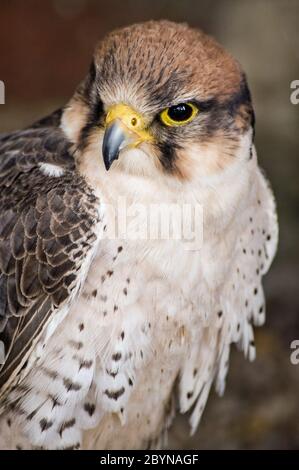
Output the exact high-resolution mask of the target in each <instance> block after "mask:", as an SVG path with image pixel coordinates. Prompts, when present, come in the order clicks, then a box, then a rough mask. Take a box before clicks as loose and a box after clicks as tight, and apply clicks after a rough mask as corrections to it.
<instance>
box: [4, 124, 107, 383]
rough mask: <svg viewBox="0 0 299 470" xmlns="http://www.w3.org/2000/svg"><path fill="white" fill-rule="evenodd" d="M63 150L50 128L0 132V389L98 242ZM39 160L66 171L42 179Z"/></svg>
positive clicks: (87, 192) (86, 199)
mask: <svg viewBox="0 0 299 470" xmlns="http://www.w3.org/2000/svg"><path fill="white" fill-rule="evenodd" d="M69 147H70V146H69V144H68V142H67V141H66V140H65V138H64V137H63V135H62V133H61V131H60V130H59V129H54V128H41V129H40V128H38V129H35V130H27V131H23V132H21V133H17V134H12V135H10V136H8V137H7V136H5V137H4V138H3V137H2V139H1V137H0V214H1V217H0V341H3V343H4V346H5V353H6V361H5V364H4V365H3V366H2V368H1V366H0V389H1V387H2V386H4V385H5V384H6V385H7V382H8V381H9V380H10V378H11V377H12V375H13V374H14V375H15V373H16V371H18V369H19V368H20V365H21V364H22V362H24V359H26V355H28V352H29V351H30V348H31V346H32V344H33V342H34V340H35V339H36V338H37V337H38V335H39V334H40V333H41V331H42V329H43V326H44V325H45V323H46V322H47V320H48V319H49V317H50V315H51V314H52V313H53V312H54V311H55V309H57V308H59V307H61V306H62V305H63V304H64V303H65V302H67V301H68V298H69V297H70V295H71V293H72V291H73V290H74V289H75V288H76V286H77V278H78V273H79V272H80V268H81V265H82V262H83V260H84V259H85V256H86V254H87V253H88V251H89V250H90V249H91V247H92V246H93V244H94V242H95V239H96V235H95V233H94V230H95V226H96V224H97V223H98V222H99V215H98V210H97V207H96V204H98V201H97V199H96V197H95V196H94V195H93V193H92V191H91V189H90V188H89V187H88V186H87V184H86V182H85V181H84V180H83V179H82V178H81V177H80V176H79V175H77V174H76V173H75V171H74V164H73V160H72V157H71V155H70V152H69ZM40 162H47V163H55V164H59V165H61V166H62V167H63V168H64V170H65V172H64V174H63V176H61V177H59V178H55V177H49V176H46V175H44V174H43V173H42V172H41V170H40V168H39V164H40Z"/></svg>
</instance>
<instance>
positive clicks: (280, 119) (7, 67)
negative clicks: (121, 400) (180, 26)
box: [0, 0, 299, 449]
mask: <svg viewBox="0 0 299 470" xmlns="http://www.w3.org/2000/svg"><path fill="white" fill-rule="evenodd" d="M158 18H168V19H172V20H176V21H187V22H188V23H190V24H191V25H194V26H199V27H201V28H202V29H204V30H205V31H206V32H208V33H210V34H212V35H214V36H215V37H216V38H217V39H218V40H219V41H220V42H221V43H222V44H223V45H224V46H225V47H226V48H228V49H229V50H230V51H231V52H232V53H233V54H234V55H235V56H236V57H237V58H238V59H239V61H240V62H241V63H242V65H243V67H244V69H245V71H246V73H247V76H248V79H249V84H250V86H251V90H252V94H253V99H254V103H255V109H256V117H257V133H256V144H257V149H258V154H259V159H260V164H261V166H262V167H263V168H265V170H266V172H267V175H268V177H269V179H270V180H271V183H272V186H273V188H274V192H275V194H276V197H277V202H278V212H279V219H280V247H279V253H278V256H277V258H276V260H275V263H274V265H273V267H272V270H271V272H270V273H269V275H268V276H267V278H266V281H265V286H266V291H267V292H266V293H267V299H268V303H267V307H268V308H267V323H266V325H265V326H264V327H263V328H261V329H259V330H258V331H257V334H256V339H257V341H256V342H257V352H258V357H257V360H256V361H255V362H254V363H253V364H249V363H248V362H247V361H245V359H244V358H243V356H242V355H241V354H240V353H239V352H236V351H233V354H232V361H231V368H230V373H229V376H228V383H227V389H226V393H225V396H224V397H223V398H218V397H216V396H215V395H212V396H211V397H210V399H209V402H208V406H207V409H206V411H205V413H204V416H203V420H202V423H201V426H200V428H199V431H198V432H197V434H196V435H195V436H193V437H192V438H191V437H189V433H188V423H187V417H185V416H184V417H179V418H177V420H176V421H175V424H174V426H173V428H172V430H171V432H170V440H169V446H170V447H171V448H187V449H188V448H202V449H205V448H231V449H238V448H240V449H245V448H246V449H248V448H268V449H269V448H283V449H291V448H299V399H298V395H299V365H298V366H294V365H291V363H290V353H291V349H290V343H291V341H292V340H294V339H299V282H298V274H299V273H298V261H299V249H298V247H297V244H298V239H299V237H298V235H299V230H298V229H299V217H298V215H299V184H298V178H299V169H298V168H299V137H298V127H299V105H297V106H295V105H293V104H291V102H290V92H291V90H290V83H291V81H293V80H296V79H297V80H299V33H298V25H299V1H298V0H251V1H248V0H238V1H237V0H221V1H219V0H218V1H215V0H212V1H211V0H209V1H208V0H193V1H191V0H184V1H183V0H181V1H179V0H172V1H170V0H151V1H146V0H127V1H121V0H104V1H102V0H98V1H96V0H43V1H38V0H27V1H26V2H25V1H22V0H1V2H0V80H3V81H4V82H5V85H6V104H5V105H1V106H0V132H3V131H6V130H11V129H15V128H17V127H21V126H24V125H27V124H30V122H31V121H33V120H34V119H36V118H39V117H41V116H42V115H44V114H46V113H47V112H49V111H51V110H53V109H55V108H56V107H58V106H60V105H62V104H64V103H65V101H66V100H67V99H68V98H69V97H70V95H71V94H72V92H73V90H74V88H75V86H76V84H77V83H78V81H79V80H80V79H81V78H82V77H83V76H84V74H85V72H86V71H87V67H88V65H89V62H90V60H91V53H92V50H93V47H94V44H95V42H96V41H97V40H98V39H99V38H101V37H102V36H103V35H104V34H105V33H106V32H107V31H109V30H111V29H113V28H115V27H118V26H121V25H125V24H130V23H133V22H136V21H141V20H147V19H158Z"/></svg>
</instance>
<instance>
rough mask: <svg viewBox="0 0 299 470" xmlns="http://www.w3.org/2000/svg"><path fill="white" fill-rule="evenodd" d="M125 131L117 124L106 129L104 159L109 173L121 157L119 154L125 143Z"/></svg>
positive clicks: (103, 149)
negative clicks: (113, 164) (115, 161)
mask: <svg viewBox="0 0 299 470" xmlns="http://www.w3.org/2000/svg"><path fill="white" fill-rule="evenodd" d="M125 138H126V137H125V135H124V132H123V130H122V129H121V128H120V127H119V125H118V124H117V123H114V124H112V125H111V126H109V127H108V128H107V129H106V132H105V135H104V140H103V147H102V153H103V159H104V164H105V168H106V170H107V171H108V170H109V169H110V167H111V165H112V163H113V162H114V160H117V159H118V157H119V152H120V149H121V146H122V144H123V142H124V141H125Z"/></svg>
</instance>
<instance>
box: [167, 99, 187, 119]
mask: <svg viewBox="0 0 299 470" xmlns="http://www.w3.org/2000/svg"><path fill="white" fill-rule="evenodd" d="M168 116H169V117H170V119H172V120H173V121H186V120H187V119H189V118H190V117H191V116H192V108H191V106H189V105H188V104H184V103H182V104H178V105H176V106H171V107H170V108H169V109H168Z"/></svg>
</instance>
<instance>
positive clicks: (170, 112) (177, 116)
mask: <svg viewBox="0 0 299 470" xmlns="http://www.w3.org/2000/svg"><path fill="white" fill-rule="evenodd" d="M198 111H199V109H198V108H197V106H195V105H194V104H193V103H179V104H177V105H174V106H170V107H169V108H166V109H164V110H163V111H162V112H161V114H160V119H161V121H162V122H163V124H165V125H166V126H184V125H185V124H188V123H189V122H191V121H192V120H193V119H194V118H195V116H196V115H197V113H198Z"/></svg>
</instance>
